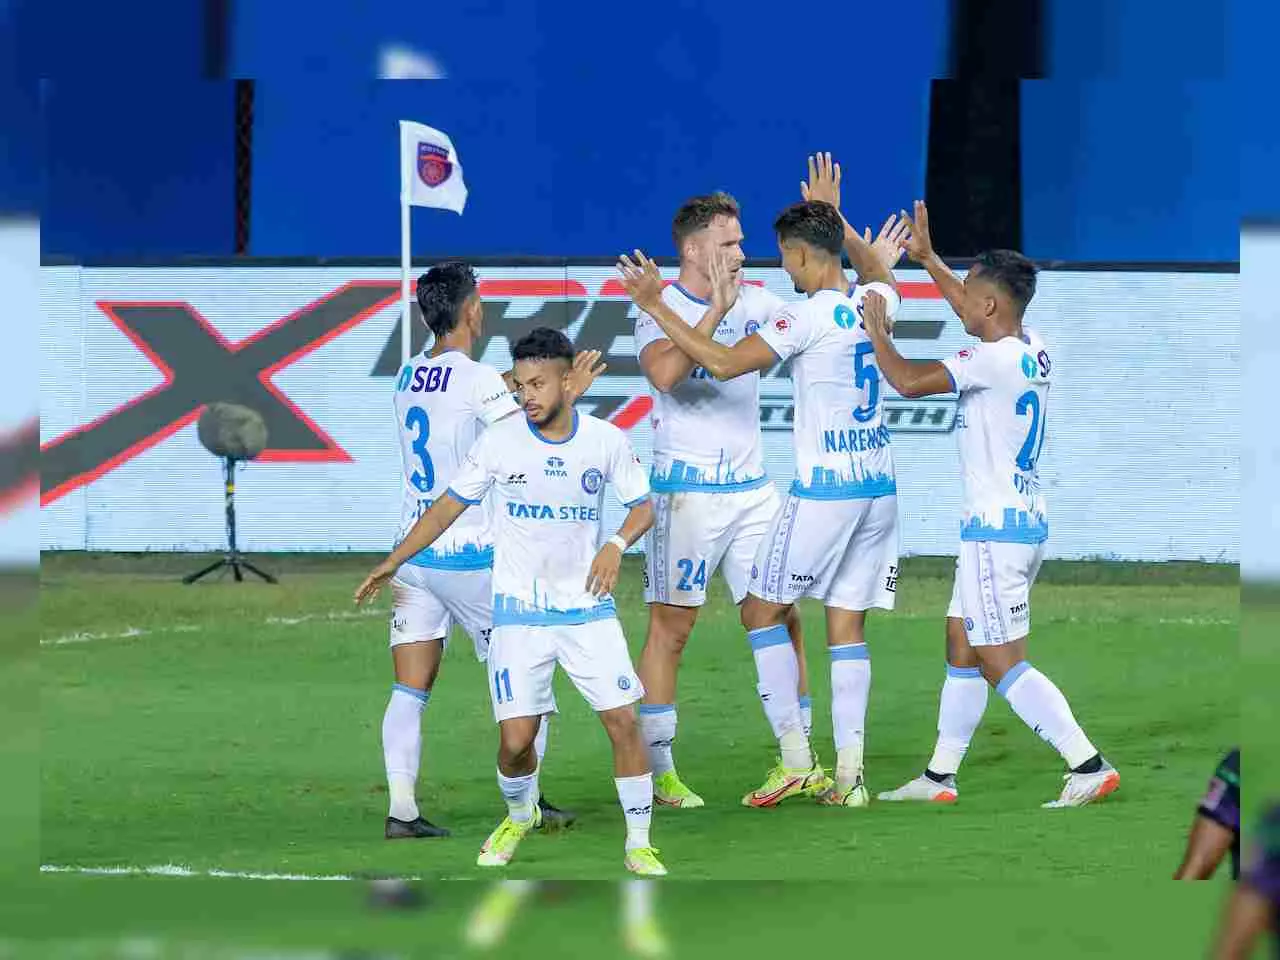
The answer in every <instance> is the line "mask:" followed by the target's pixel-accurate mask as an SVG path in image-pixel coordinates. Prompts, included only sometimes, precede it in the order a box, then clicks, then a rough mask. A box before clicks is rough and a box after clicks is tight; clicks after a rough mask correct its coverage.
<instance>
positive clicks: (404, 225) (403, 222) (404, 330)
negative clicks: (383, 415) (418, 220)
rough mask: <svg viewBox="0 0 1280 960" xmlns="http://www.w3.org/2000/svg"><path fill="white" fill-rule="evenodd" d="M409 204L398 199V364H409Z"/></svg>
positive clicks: (410, 314) (410, 313) (410, 312)
mask: <svg viewBox="0 0 1280 960" xmlns="http://www.w3.org/2000/svg"><path fill="white" fill-rule="evenodd" d="M410 259H411V258H410V253H409V204H408V203H406V202H405V198H404V197H401V199H400V363H401V365H402V366H403V365H404V364H406V363H408V362H409V351H410V349H411V347H410V322H411V316H412V310H411V301H410V300H409V269H410Z"/></svg>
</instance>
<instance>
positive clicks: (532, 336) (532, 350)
mask: <svg viewBox="0 0 1280 960" xmlns="http://www.w3.org/2000/svg"><path fill="white" fill-rule="evenodd" d="M511 359H512V361H519V360H564V361H565V362H566V363H570V364H572V363H573V344H572V343H571V342H570V341H569V338H568V337H566V336H565V335H564V334H563V333H561V332H560V331H559V330H552V329H551V328H550V327H538V328H537V329H536V330H530V331H529V332H528V333H526V334H525V335H524V336H523V337H521V338H520V339H519V340H517V341H516V345H515V346H514V347H512V348H511Z"/></svg>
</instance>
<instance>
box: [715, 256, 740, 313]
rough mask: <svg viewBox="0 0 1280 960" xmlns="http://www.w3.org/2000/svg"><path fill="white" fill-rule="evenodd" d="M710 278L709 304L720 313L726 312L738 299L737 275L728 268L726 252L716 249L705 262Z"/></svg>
mask: <svg viewBox="0 0 1280 960" xmlns="http://www.w3.org/2000/svg"><path fill="white" fill-rule="evenodd" d="M707 276H708V277H710V279H711V304H712V306H714V307H715V308H716V309H717V310H719V311H720V312H721V313H722V314H725V313H728V312H729V310H730V309H732V307H733V305H734V303H736V302H737V300H738V291H739V286H738V276H737V274H735V273H734V272H733V271H732V270H730V269H729V257H728V254H725V253H722V252H720V251H716V252H715V253H713V254H712V255H711V262H710V263H708V264H707Z"/></svg>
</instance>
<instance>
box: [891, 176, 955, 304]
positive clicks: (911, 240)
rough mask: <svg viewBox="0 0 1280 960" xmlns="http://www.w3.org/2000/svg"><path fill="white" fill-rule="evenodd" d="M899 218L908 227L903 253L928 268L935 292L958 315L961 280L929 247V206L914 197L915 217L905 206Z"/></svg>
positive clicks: (931, 240)
mask: <svg viewBox="0 0 1280 960" xmlns="http://www.w3.org/2000/svg"><path fill="white" fill-rule="evenodd" d="M902 219H903V220H904V221H906V223H907V224H909V228H910V230H911V234H910V236H909V237H908V238H907V241H906V244H907V253H909V254H911V259H912V260H914V261H915V262H916V263H918V264H920V266H922V267H924V268H925V269H926V270H927V271H929V276H930V278H932V280H933V282H934V283H936V284H937V285H938V292H939V293H941V294H942V296H943V297H944V298H945V299H946V301H947V303H949V304H951V309H952V310H954V311H955V314H956V316H957V317H959V316H962V315H963V311H964V281H963V280H961V279H960V278H959V277H957V276H956V275H955V271H953V270H952V269H951V268H950V267H948V266H947V265H946V264H945V263H943V261H942V258H941V257H940V256H938V253H937V251H936V250H934V249H933V238H932V237H930V236H929V209H928V207H926V206H925V205H924V201H923V200H917V201H916V203H915V219H912V218H911V217H908V216H907V211H905V210H903V211H902Z"/></svg>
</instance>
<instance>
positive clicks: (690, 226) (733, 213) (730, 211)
mask: <svg viewBox="0 0 1280 960" xmlns="http://www.w3.org/2000/svg"><path fill="white" fill-rule="evenodd" d="M716 217H733V219H735V220H741V219H742V208H741V207H739V206H738V201H737V200H735V199H733V197H731V196H729V194H727V193H725V192H724V191H723V190H717V191H716V192H715V193H706V194H703V195H702V196H698V197H690V198H689V199H688V200H686V201H685V202H684V203H682V204H680V209H679V210H677V211H676V216H675V219H674V220H673V221H672V222H671V239H672V240H673V241H675V245H676V254H677V255H678V254H679V253H680V251H681V250H683V249H684V242H685V240H687V239H689V237H690V235H692V234H695V233H697V232H698V231H699V230H705V229H707V227H709V226H711V221H712V220H714V219H715V218H716Z"/></svg>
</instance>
